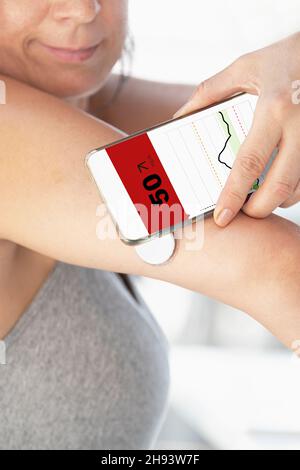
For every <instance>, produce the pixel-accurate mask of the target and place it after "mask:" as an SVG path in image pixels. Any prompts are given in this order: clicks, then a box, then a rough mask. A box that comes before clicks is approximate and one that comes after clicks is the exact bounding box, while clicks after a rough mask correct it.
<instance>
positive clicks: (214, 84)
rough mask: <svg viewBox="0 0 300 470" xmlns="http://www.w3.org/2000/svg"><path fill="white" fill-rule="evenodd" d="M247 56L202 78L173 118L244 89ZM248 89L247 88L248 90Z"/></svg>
mask: <svg viewBox="0 0 300 470" xmlns="http://www.w3.org/2000/svg"><path fill="white" fill-rule="evenodd" d="M247 70H248V57H246V56H242V57H240V58H239V59H237V60H235V61H234V62H232V63H231V64H230V65H229V66H227V67H226V68H225V69H223V70H221V71H220V72H218V73H217V74H215V75H213V76H212V77H210V78H208V79H206V80H204V81H203V82H201V83H200V85H198V86H197V88H196V90H195V91H194V93H193V94H192V96H191V97H190V98H189V100H188V101H187V102H186V103H185V104H184V105H183V106H182V107H181V108H180V109H179V110H178V111H177V112H176V113H175V114H174V115H173V117H174V118H177V117H180V116H183V115H184V114H188V113H190V112H192V111H195V110H197V109H199V108H204V107H205V106H209V105H210V104H212V103H216V102H217V101H221V100H223V99H225V98H228V97H230V96H232V95H233V94H235V93H238V92H241V91H246V90H245V86H244V87H243V84H245V78H246V79H247ZM247 91H249V88H248V90H247Z"/></svg>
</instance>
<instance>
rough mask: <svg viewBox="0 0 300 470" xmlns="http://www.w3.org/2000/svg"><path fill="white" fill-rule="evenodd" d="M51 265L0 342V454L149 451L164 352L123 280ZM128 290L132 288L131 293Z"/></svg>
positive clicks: (158, 415) (159, 411)
mask: <svg viewBox="0 0 300 470" xmlns="http://www.w3.org/2000/svg"><path fill="white" fill-rule="evenodd" d="M127 280H128V281H127V282H128V286H127V287H126V285H125V283H124V280H123V279H122V278H121V277H120V276H119V275H117V274H115V273H111V272H107V271H102V270H93V269H88V268H81V267H77V266H73V265H69V264H65V263H62V262H58V263H57V264H56V266H55V268H54V270H53V271H52V273H51V274H50V275H49V277H48V278H47V280H46V282H45V283H44V284H43V286H42V288H41V289H40V290H39V292H38V293H37V295H36V297H35V298H34V300H33V302H32V303H31V305H30V306H29V307H28V308H27V309H26V311H25V312H24V313H23V315H22V316H21V317H20V319H19V321H18V323H17V324H16V325H15V327H14V328H13V329H12V331H11V332H10V333H9V334H8V335H7V336H6V337H5V338H4V341H5V344H6V365H0V449H122V450H124V449H148V448H152V447H153V446H155V442H156V438H157V435H158V432H159V430H160V427H161V425H162V422H163V420H164V417H165V413H166V409H167V403H168V398H169V378H170V377H169V372H170V371H169V362H168V353H169V348H168V343H167V340H166V337H165V335H164V333H163V332H162V330H161V329H160V327H159V325H158V323H157V321H156V320H155V318H154V317H153V315H152V314H151V312H150V311H149V309H148V308H147V306H146V304H145V302H144V301H143V299H142V297H141V295H140V293H139V292H138V290H137V289H136V287H135V286H134V284H133V283H132V282H131V279H130V278H129V277H127ZM129 289H132V292H130V290H129Z"/></svg>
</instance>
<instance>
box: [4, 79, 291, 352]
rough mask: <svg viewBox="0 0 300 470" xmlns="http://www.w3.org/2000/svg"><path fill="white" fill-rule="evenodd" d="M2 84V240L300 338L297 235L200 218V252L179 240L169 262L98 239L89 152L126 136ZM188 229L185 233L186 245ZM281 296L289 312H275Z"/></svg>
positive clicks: (264, 225)
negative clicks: (207, 300) (189, 296)
mask: <svg viewBox="0 0 300 470" xmlns="http://www.w3.org/2000/svg"><path fill="white" fill-rule="evenodd" d="M0 78H1V77H0ZM5 80H6V83H7V92H8V93H7V95H8V96H7V99H8V104H7V105H5V106H2V107H0V124H1V141H0V156H1V158H0V187H1V199H0V211H1V214H2V221H1V227H0V236H1V238H6V239H9V240H12V241H14V242H16V243H18V244H20V245H23V246H26V247H28V248H31V249H33V250H35V251H37V252H40V253H42V254H45V255H48V256H50V257H52V258H55V259H59V260H62V261H65V262H69V263H72V264H78V265H82V266H89V267H94V268H100V269H107V270H111V271H116V272H124V273H133V274H139V275H145V276H150V277H153V278H158V279H163V280H165V281H169V282H173V283H176V284H178V285H182V286H184V287H187V288H189V289H193V290H196V291H199V292H202V293H204V294H207V295H209V296H212V297H214V298H217V299H219V300H221V301H223V302H225V303H228V304H231V305H233V306H235V307H237V308H241V309H242V310H245V311H246V312H248V313H250V314H251V315H252V316H253V317H254V318H256V319H257V320H258V321H260V322H261V323H263V324H265V325H266V326H267V328H269V329H270V330H271V331H273V332H274V334H276V335H277V336H278V337H279V338H280V339H281V340H282V341H284V342H285V343H286V344H288V345H289V343H290V340H291V337H292V336H293V335H294V334H295V339H296V338H299V337H300V320H298V315H300V313H299V312H297V307H298V305H297V301H298V299H297V296H296V292H297V287H298V285H299V282H300V280H299V270H298V266H299V261H300V254H299V234H298V233H297V227H295V226H294V225H293V224H291V223H289V222H287V221H284V220H283V219H280V218H278V217H275V216H272V217H270V218H269V219H265V220H259V221H257V220H253V219H250V218H248V217H246V216H245V215H243V214H241V215H240V216H239V217H238V218H237V219H236V220H235V221H234V223H233V224H231V225H230V226H229V227H228V228H226V229H225V230H222V229H220V228H218V227H217V226H216V225H215V224H214V222H213V221H212V220H211V219H207V221H206V222H205V233H204V235H205V237H204V245H203V247H202V248H201V249H200V248H198V249H197V250H193V251H190V250H188V249H186V243H185V242H186V239H182V240H179V241H178V250H177V253H176V256H175V257H174V258H173V260H172V261H171V262H170V263H169V264H167V265H165V266H160V267H153V266H150V265H147V264H145V263H143V262H142V261H141V260H140V259H139V258H138V256H137V255H136V253H135V251H134V249H133V248H132V247H129V246H126V245H124V244H123V243H122V242H121V241H120V240H119V239H117V238H115V239H111V238H106V239H104V240H99V239H98V238H97V236H96V225H97V222H98V221H99V218H97V216H96V208H97V206H98V205H99V204H100V202H101V201H100V198H99V195H98V192H97V191H96V188H95V185H94V184H93V183H92V182H91V180H90V178H89V175H88V172H87V170H86V168H85V165H84V159H85V155H86V154H87V152H88V151H90V150H91V149H92V148H95V147H99V146H102V145H105V144H107V143H109V142H111V141H113V140H116V139H118V138H120V137H121V136H122V135H124V134H123V133H121V132H120V131H118V130H117V129H113V128H112V127H110V126H108V125H107V124H105V123H104V122H102V121H99V120H97V119H94V118H92V117H90V116H89V115H87V114H85V113H83V112H81V111H78V110H76V109H74V108H72V107H71V106H69V105H67V104H65V103H64V102H62V101H61V100H58V99H56V98H54V97H51V96H48V95H46V94H43V93H41V92H39V91H37V90H33V89H31V88H29V87H27V86H25V85H22V84H19V83H18V82H15V81H12V80H10V79H5ZM191 230H192V227H189V229H187V230H185V232H184V233H185V236H186V237H188V236H189V233H190V232H191ZM283 247H286V249H285V250H284V249H283ZM281 276H282V277H281ZM297 283H298V284H297ZM286 296H287V297H288V299H289V305H288V308H286V311H285V312H280V311H279V310H280V308H279V306H283V305H284V301H285V297H286Z"/></svg>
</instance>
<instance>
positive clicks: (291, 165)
mask: <svg viewBox="0 0 300 470" xmlns="http://www.w3.org/2000/svg"><path fill="white" fill-rule="evenodd" d="M299 154H300V148H299V144H296V143H295V139H285V141H283V142H282V144H281V146H280V149H279V152H278V155H277V156H276V159H275V161H274V162H273V164H272V166H271V168H270V170H269V172H268V174H267V176H266V179H265V181H264V183H263V184H262V186H261V187H260V188H259V190H258V191H257V192H256V193H255V194H253V195H252V196H251V198H250V199H249V201H248V202H247V203H246V204H245V206H244V207H243V212H245V213H246V214H247V215H249V216H251V217H256V218H264V217H267V216H268V215H270V214H271V213H272V212H273V211H274V210H275V209H276V208H277V207H279V206H280V205H281V204H283V203H284V202H285V201H286V200H288V199H289V198H291V197H292V196H293V194H294V193H295V190H296V188H297V185H298V182H299V178H300V168H299Z"/></svg>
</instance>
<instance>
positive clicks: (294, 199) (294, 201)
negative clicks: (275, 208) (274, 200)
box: [280, 180, 300, 209]
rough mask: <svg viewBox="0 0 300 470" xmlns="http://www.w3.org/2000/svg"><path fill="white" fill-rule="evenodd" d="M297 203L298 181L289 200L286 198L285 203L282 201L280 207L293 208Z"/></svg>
mask: <svg viewBox="0 0 300 470" xmlns="http://www.w3.org/2000/svg"><path fill="white" fill-rule="evenodd" d="M298 202H300V180H299V182H298V185H297V187H296V189H295V192H294V194H293V195H292V196H291V197H290V198H288V199H287V200H286V201H284V202H283V203H282V204H280V207H283V208H284V209H287V208H288V207H291V206H294V205H295V204H297V203H298Z"/></svg>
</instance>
